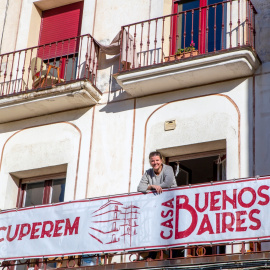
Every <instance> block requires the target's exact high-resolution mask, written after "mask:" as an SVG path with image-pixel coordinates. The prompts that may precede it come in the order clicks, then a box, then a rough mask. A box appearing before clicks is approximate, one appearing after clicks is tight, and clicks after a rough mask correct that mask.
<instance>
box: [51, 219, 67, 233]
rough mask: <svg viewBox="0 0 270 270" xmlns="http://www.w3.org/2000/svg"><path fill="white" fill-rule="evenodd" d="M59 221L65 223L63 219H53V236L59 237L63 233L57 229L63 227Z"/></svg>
mask: <svg viewBox="0 0 270 270" xmlns="http://www.w3.org/2000/svg"><path fill="white" fill-rule="evenodd" d="M61 223H65V220H64V219H60V220H56V221H55V227H54V232H53V237H59V236H61V235H62V234H63V233H60V232H59V231H60V230H61V229H62V228H63V226H62V225H60V224H61Z"/></svg>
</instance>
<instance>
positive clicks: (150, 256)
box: [0, 240, 270, 270]
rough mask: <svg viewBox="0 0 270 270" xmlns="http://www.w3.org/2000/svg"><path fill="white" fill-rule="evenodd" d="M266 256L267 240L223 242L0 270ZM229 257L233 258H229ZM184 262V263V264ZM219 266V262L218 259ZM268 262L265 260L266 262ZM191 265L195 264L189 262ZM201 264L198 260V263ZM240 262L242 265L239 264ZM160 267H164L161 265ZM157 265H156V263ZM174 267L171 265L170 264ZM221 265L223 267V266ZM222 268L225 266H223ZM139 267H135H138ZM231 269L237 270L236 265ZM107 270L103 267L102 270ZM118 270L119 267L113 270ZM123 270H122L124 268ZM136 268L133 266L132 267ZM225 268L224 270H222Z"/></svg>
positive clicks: (25, 262)
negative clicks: (235, 269)
mask: <svg viewBox="0 0 270 270" xmlns="http://www.w3.org/2000/svg"><path fill="white" fill-rule="evenodd" d="M265 252H266V253H267V254H269V252H270V241H269V240H262V241H251V242H231V243H229V242H227V243H221V244H212V245H200V246H195V245H192V246H185V247H175V248H167V249H165V248H164V249H153V250H139V251H129V252H125V251H123V252H118V253H102V254H84V255H76V256H69V257H61V256H60V257H51V258H36V259H21V260H17V261H2V262H0V263H1V265H0V266H1V267H2V269H3V270H4V269H8V270H15V269H16V268H15V267H16V266H19V267H20V268H18V269H30V268H31V269H35V270H38V269H43V270H46V269H47V268H49V269H51V268H57V269H67V268H78V269H82V267H86V266H93V267H95V266H97V265H104V266H106V265H110V264H116V263H122V264H123V263H124V264H125V265H126V266H128V264H129V263H136V262H137V263H143V262H151V261H156V262H158V261H164V260H167V261H170V260H177V259H181V264H185V265H186V266H187V265H188V264H189V263H190V262H188V259H191V258H204V257H205V258H208V259H206V261H207V263H209V264H211V263H212V262H217V261H216V260H211V258H213V257H216V256H226V259H225V261H226V262H230V261H232V262H234V263H235V262H236V261H235V260H237V257H236V255H239V256H240V257H239V262H241V259H243V260H244V259H245V258H244V257H243V255H250V257H248V258H246V260H247V261H250V260H251V259H252V258H253V257H254V258H255V260H258V257H256V256H255V254H263V253H265ZM230 255H233V257H230ZM267 256H268V255H265V256H263V258H264V257H265V258H268V257H267ZM185 260H186V261H185ZM218 261H219V262H220V263H221V264H223V263H222V260H221V259H219V260H218ZM268 261H269V260H268ZM192 262H193V263H194V262H195V261H192ZM200 263H201V261H200ZM242 263H243V262H242ZM161 265H162V266H164V264H161ZM156 266H158V264H156ZM174 266H175V265H174ZM223 266H224V265H223ZM224 267H225V266H224ZM138 268H139V267H138ZM234 268H237V267H236V266H235V267H234ZM106 269H107V268H106ZM117 269H122V268H119V267H118V268H117ZM125 269H126V268H125ZM129 269H130V268H129ZM136 269H137V267H136ZM215 269H223V268H218V267H217V268H215ZM225 269H227V268H226V267H225Z"/></svg>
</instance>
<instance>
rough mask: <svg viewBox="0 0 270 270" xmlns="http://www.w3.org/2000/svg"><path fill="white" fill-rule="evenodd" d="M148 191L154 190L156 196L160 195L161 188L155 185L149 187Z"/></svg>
mask: <svg viewBox="0 0 270 270" xmlns="http://www.w3.org/2000/svg"><path fill="white" fill-rule="evenodd" d="M149 189H155V190H156V192H157V193H158V194H160V193H162V187H160V186H157V185H150V186H149Z"/></svg>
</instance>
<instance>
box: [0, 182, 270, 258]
mask: <svg viewBox="0 0 270 270" xmlns="http://www.w3.org/2000/svg"><path fill="white" fill-rule="evenodd" d="M269 201H270V178H269V177H262V178H259V179H254V178H253V179H251V178H249V179H240V180H237V181H222V182H213V183H207V184H202V185H194V186H184V187H179V188H175V189H171V190H165V191H164V192H163V193H162V194H160V195H158V194H155V193H152V192H150V193H148V194H142V193H132V194H124V195H117V196H110V197H102V198H94V199H88V200H81V201H73V202H66V203H59V204H54V205H42V206H36V207H29V208H21V209H18V210H16V209H15V210H8V211H2V212H1V213H0V259H1V260H3V259H18V258H34V257H43V256H44V257H49V256H63V255H73V254H74V255H75V254H82V253H89V254H90V253H101V252H117V251H124V250H125V251H128V250H139V249H144V248H146V249H147V248H149V249H153V248H163V247H164V248H166V247H173V246H181V245H186V244H190V245H192V244H207V243H217V242H219V243H222V242H224V243H226V242H230V241H249V240H253V239H256V240H257V239H266V238H270V218H269V206H270V203H269Z"/></svg>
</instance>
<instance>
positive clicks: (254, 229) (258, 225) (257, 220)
mask: <svg viewBox="0 0 270 270" xmlns="http://www.w3.org/2000/svg"><path fill="white" fill-rule="evenodd" d="M260 212H261V211H260V210H258V209H253V210H251V211H250V212H249V214H248V217H249V219H250V221H252V222H254V223H256V226H253V225H250V226H249V228H250V229H251V230H253V231H256V230H259V229H260V228H261V225H262V224H261V221H260V220H259V219H257V218H255V217H253V214H260Z"/></svg>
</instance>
